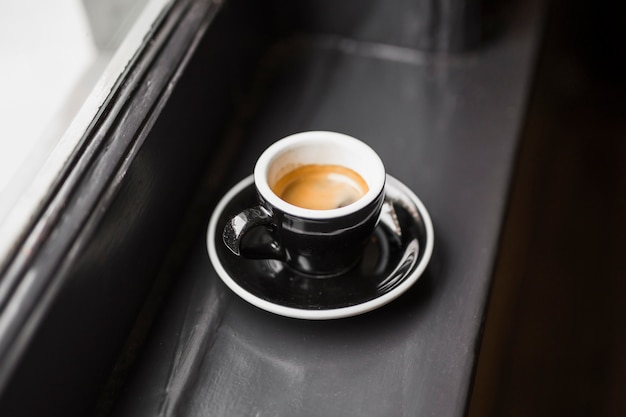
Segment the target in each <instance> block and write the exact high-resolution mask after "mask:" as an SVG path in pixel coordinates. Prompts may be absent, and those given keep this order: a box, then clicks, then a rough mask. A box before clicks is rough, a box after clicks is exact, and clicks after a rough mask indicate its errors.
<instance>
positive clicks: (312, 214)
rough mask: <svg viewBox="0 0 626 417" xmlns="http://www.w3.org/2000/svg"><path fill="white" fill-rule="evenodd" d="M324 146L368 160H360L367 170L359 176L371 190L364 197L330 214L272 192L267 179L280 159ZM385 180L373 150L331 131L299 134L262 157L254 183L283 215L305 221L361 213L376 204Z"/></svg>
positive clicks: (281, 142)
mask: <svg viewBox="0 0 626 417" xmlns="http://www.w3.org/2000/svg"><path fill="white" fill-rule="evenodd" d="M324 144H325V145H326V146H335V147H336V148H337V149H339V148H341V149H347V148H349V149H350V150H351V151H353V152H354V154H355V155H354V156H353V158H357V157H358V158H366V159H362V160H361V161H362V162H361V164H362V165H363V164H366V165H367V169H366V170H364V169H361V170H360V172H359V170H357V173H359V174H360V175H361V176H363V177H364V179H365V180H366V182H367V185H368V187H369V190H368V191H367V193H366V194H365V195H364V196H363V197H361V198H360V199H359V200H357V201H355V202H354V203H352V204H349V205H347V206H344V207H340V208H336V209H330V210H313V209H307V208H303V207H299V206H295V205H293V204H290V203H288V202H286V201H285V200H283V199H281V198H280V197H279V196H278V195H276V194H275V193H274V192H273V191H272V189H271V187H270V184H269V182H268V178H267V177H268V172H269V169H270V167H271V166H272V163H273V162H274V161H275V160H276V158H277V157H279V156H281V155H283V154H284V153H285V152H287V151H290V150H293V149H297V148H301V147H303V146H306V145H310V146H318V145H319V146H323V145H324ZM385 178H386V175H385V167H384V165H383V162H382V160H381V159H380V157H379V156H378V154H377V153H376V152H375V151H374V150H373V149H372V148H371V147H370V146H368V145H367V144H365V143H364V142H362V141H360V140H358V139H356V138H354V137H352V136H348V135H346V134H343V133H338V132H331V131H307V132H300V133H295V134H293V135H290V136H287V137H285V138H283V139H280V140H278V141H277V142H275V143H273V144H272V145H271V146H269V147H268V148H267V149H266V150H265V151H264V152H263V153H262V154H261V156H260V157H259V159H258V160H257V163H256V165H255V167H254V183H255V186H256V188H257V190H258V192H259V194H260V195H261V197H262V198H263V199H265V200H266V201H267V202H268V203H269V204H271V205H272V206H274V207H276V208H278V209H279V210H281V211H283V212H284V213H287V214H290V215H292V216H295V217H300V218H306V219H331V218H337V217H343V216H346V215H349V214H352V213H355V212H358V211H359V210H361V209H363V208H364V207H367V206H368V205H369V204H370V203H372V202H373V201H374V200H376V198H378V196H379V195H380V194H381V193H382V192H383V190H384V187H385Z"/></svg>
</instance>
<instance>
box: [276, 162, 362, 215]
mask: <svg viewBox="0 0 626 417" xmlns="http://www.w3.org/2000/svg"><path fill="white" fill-rule="evenodd" d="M368 190H369V187H368V186H367V183H366V182H365V180H364V179H363V178H362V177H361V176H360V175H359V174H357V173H356V172H355V171H353V170H352V169H350V168H346V167H344V166H341V165H303V166H300V167H298V168H296V169H294V170H292V171H290V172H288V173H287V174H285V175H284V176H282V177H281V178H280V179H279V180H278V181H277V182H276V184H274V185H273V186H272V191H274V193H275V194H276V195H277V196H279V197H280V198H281V199H283V200H285V201H286V202H287V203H289V204H293V205H294V206H298V207H302V208H306V209H312V210H332V209H336V208H340V207H345V206H347V205H349V204H352V203H354V202H355V201H357V200H359V199H360V198H361V197H363V196H364V195H365V194H366V193H367V191H368Z"/></svg>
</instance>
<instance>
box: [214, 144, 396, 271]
mask: <svg viewBox="0 0 626 417" xmlns="http://www.w3.org/2000/svg"><path fill="white" fill-rule="evenodd" d="M308 165H312V166H340V167H344V168H348V169H350V170H352V171H354V172H356V173H357V174H358V175H359V176H360V177H361V178H362V179H363V180H364V182H365V183H366V184H367V190H366V192H365V193H364V195H363V196H361V197H360V198H359V199H358V200H356V201H354V202H352V203H351V204H348V205H346V206H343V207H338V208H333V209H326V210H318V209H310V208H305V207H300V206H297V205H294V204H290V203H288V202H287V201H285V200H283V199H281V198H280V197H279V196H278V195H277V194H276V193H275V192H274V191H273V190H272V187H274V186H275V184H276V183H277V182H278V181H279V180H280V179H281V178H283V177H284V176H285V175H287V174H289V173H290V172H293V171H294V170H296V169H297V168H300V167H303V166H308ZM296 172H298V171H296ZM254 182H255V187H256V190H257V194H258V199H259V205H258V206H256V207H250V208H248V209H246V210H244V211H242V212H241V213H239V214H237V215H236V216H234V217H233V218H232V219H231V220H230V221H229V222H227V224H226V226H225V228H224V233H223V240H224V243H225V244H226V246H227V247H228V248H229V249H230V250H231V251H232V252H233V253H234V254H236V255H239V256H244V257H247V258H254V259H267V258H271V259H278V260H281V261H283V262H285V263H286V264H287V265H289V266H291V267H292V268H294V269H296V270H297V271H299V272H302V273H306V274H310V275H315V276H320V277H323V276H330V275H336V274H340V273H342V272H344V271H346V270H348V269H350V268H351V267H353V266H354V265H356V264H357V263H358V261H359V260H360V258H361V255H362V254H363V250H364V248H365V246H366V244H367V242H368V241H369V239H370V237H371V235H372V233H373V232H374V229H375V228H376V225H377V223H378V220H379V217H380V211H381V207H382V205H383V202H384V198H385V196H384V186H385V168H384V165H383V163H382V161H381V160H380V157H379V156H378V155H377V154H376V152H374V150H372V149H371V148H370V147H369V146H367V145H366V144H365V143H363V142H361V141H359V140H357V139H355V138H352V137H350V136H347V135H344V134H340V133H335V132H304V133H298V134H295V135H292V136H288V137H286V138H284V139H281V140H279V141H278V142H276V143H274V144H273V145H272V146H270V147H269V148H267V149H266V150H265V152H263V154H262V155H261V156H260V157H259V159H258V161H257V164H256V166H255V169H254Z"/></svg>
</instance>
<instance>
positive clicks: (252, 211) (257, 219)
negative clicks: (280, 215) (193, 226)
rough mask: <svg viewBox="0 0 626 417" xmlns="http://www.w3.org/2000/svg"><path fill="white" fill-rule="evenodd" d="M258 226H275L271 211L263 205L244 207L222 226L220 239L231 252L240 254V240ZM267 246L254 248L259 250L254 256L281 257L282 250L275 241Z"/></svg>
mask: <svg viewBox="0 0 626 417" xmlns="http://www.w3.org/2000/svg"><path fill="white" fill-rule="evenodd" d="M258 226H264V227H266V228H268V229H269V230H271V229H273V228H275V227H276V222H275V221H274V218H273V217H272V215H271V213H270V212H269V211H268V210H267V209H266V208H265V207H263V206H256V207H252V208H248V209H245V210H243V211H242V212H241V213H239V214H237V215H236V216H234V217H233V218H232V219H230V220H229V221H228V222H227V223H226V225H225V226H224V231H223V233H222V240H223V241H224V244H225V245H226V247H227V248H228V249H230V251H231V252H232V253H234V254H235V255H237V256H241V241H242V239H243V237H244V235H245V234H246V233H248V232H249V231H250V230H252V229H254V228H256V227H258ZM267 246H268V247H266V248H265V249H264V250H262V251H261V250H255V251H254V252H259V253H258V254H256V255H257V256H256V257H269V258H273V259H282V258H283V256H282V250H281V249H280V247H279V245H278V243H277V242H275V241H274V242H271V243H269V244H268V245H267ZM261 252H264V253H261ZM246 256H247V254H246Z"/></svg>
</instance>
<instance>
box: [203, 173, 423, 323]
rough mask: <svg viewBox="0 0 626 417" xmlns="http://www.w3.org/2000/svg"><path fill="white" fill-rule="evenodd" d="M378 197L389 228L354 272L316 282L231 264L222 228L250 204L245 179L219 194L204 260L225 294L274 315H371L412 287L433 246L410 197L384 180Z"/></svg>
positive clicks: (260, 265) (260, 263)
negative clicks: (388, 212) (386, 207)
mask: <svg viewBox="0 0 626 417" xmlns="http://www.w3.org/2000/svg"><path fill="white" fill-rule="evenodd" d="M385 193H386V199H387V203H388V204H391V206H392V207H393V210H392V212H395V213H393V215H394V220H397V221H395V225H396V226H395V227H393V226H390V222H387V221H385V222H382V221H381V223H379V225H378V226H377V228H376V231H375V232H374V235H373V236H372V238H371V240H370V243H369V244H368V246H367V248H366V250H365V253H364V255H363V258H362V260H361V262H360V263H359V264H358V265H357V266H356V267H355V268H353V269H352V270H350V271H349V272H346V273H344V274H341V275H338V276H334V277H327V278H319V277H314V276H309V275H305V274H302V273H299V272H298V271H296V270H294V269H292V268H290V267H288V266H287V265H285V264H283V263H282V262H280V261H276V260H268V259H260V260H259V259H247V258H244V257H239V256H236V255H234V254H233V253H232V252H230V250H229V249H228V248H227V247H226V246H225V245H224V243H223V242H222V230H223V228H224V224H225V223H226V222H227V221H228V220H229V219H230V218H231V217H232V216H234V215H236V214H237V213H239V212H240V211H241V210H243V209H245V208H247V207H252V206H255V205H256V204H257V196H256V190H255V187H254V183H253V178H252V176H250V177H247V178H245V179H244V180H242V181H241V182H240V183H238V184H237V185H235V187H233V188H232V189H231V190H230V191H229V192H228V193H226V195H225V196H224V197H223V198H222V200H221V201H220V202H219V203H218V205H217V206H216V208H215V211H214V212H213V215H212V216H211V221H210V223H209V228H208V232H207V247H208V251H209V257H210V259H211V262H212V263H213V266H214V268H215V270H216V272H217V273H218V275H219V276H220V278H221V279H222V280H223V281H224V283H226V285H227V286H228V287H229V288H230V289H231V290H233V291H234V292H235V293H236V294H237V295H239V296H240V297H242V298H243V299H245V300H246V301H248V302H250V303H251V304H253V305H255V306H257V307H259V308H262V309H264V310H267V311H270V312H273V313H276V314H280V315H283V316H287V317H294V318H301V319H311V320H323V319H334V318H341V317H348V316H354V315H357V314H361V313H365V312H367V311H371V310H374V309H376V308H378V307H380V306H382V305H385V304H387V303H388V302H390V301H392V300H393V299H395V298H397V297H398V296H399V295H400V294H402V293H403V292H405V291H406V290H407V289H409V288H410V287H411V285H413V284H414V283H415V281H417V279H418V278H419V277H420V275H421V274H422V272H423V271H424V269H425V268H426V265H427V264H428V261H429V260H430V256H431V253H432V249H433V239H434V235H433V227H432V223H431V220H430V216H429V214H428V212H427V210H426V208H425V207H424V205H423V204H422V202H421V201H420V200H419V199H418V198H417V197H416V196H415V194H413V192H412V191H411V190H410V189H408V188H407V187H406V186H405V185H404V184H402V183H401V182H400V181H398V180H396V179H395V178H393V177H391V176H390V175H387V181H386V185H385Z"/></svg>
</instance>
